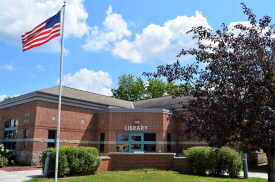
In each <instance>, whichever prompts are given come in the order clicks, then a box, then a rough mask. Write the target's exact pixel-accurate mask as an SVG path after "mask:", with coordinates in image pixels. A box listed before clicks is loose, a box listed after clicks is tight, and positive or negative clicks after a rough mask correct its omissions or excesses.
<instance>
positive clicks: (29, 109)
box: [0, 101, 37, 151]
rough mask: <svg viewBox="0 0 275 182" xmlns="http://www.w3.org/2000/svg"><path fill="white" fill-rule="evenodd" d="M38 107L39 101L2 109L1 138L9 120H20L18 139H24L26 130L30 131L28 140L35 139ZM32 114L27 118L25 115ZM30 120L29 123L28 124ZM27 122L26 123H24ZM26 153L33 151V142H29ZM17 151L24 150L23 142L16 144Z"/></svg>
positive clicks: (0, 111)
mask: <svg viewBox="0 0 275 182" xmlns="http://www.w3.org/2000/svg"><path fill="white" fill-rule="evenodd" d="M36 106H37V101H32V102H28V103H25V104H19V105H15V106H12V107H7V108H4V109H0V118H1V121H0V137H1V139H3V136H4V128H5V122H6V121H7V120H9V119H13V118H14V119H17V120H18V129H17V139H23V132H24V129H28V138H33V137H34V126H35V118H36ZM26 113H27V114H28V113H30V115H29V116H26V117H25V114H26ZM27 119H29V122H27ZM24 120H26V123H24ZM26 147H27V148H26V151H32V142H27V145H26ZM16 150H17V151H21V150H22V142H16Z"/></svg>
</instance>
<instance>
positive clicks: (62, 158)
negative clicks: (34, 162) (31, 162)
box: [42, 146, 101, 176]
mask: <svg viewBox="0 0 275 182" xmlns="http://www.w3.org/2000/svg"><path fill="white" fill-rule="evenodd" d="M47 152H51V155H50V157H49V159H50V160H49V170H48V175H49V176H54V175H55V162H56V149H55V148H48V149H46V150H44V151H43V152H42V169H43V171H44V165H45V160H46V153H47ZM100 163H101V159H100V158H99V157H98V150H97V149H96V148H92V147H74V146H62V147H60V148H59V155H58V176H66V175H69V176H70V175H86V174H92V173H94V172H96V171H97V169H98V167H99V166H100Z"/></svg>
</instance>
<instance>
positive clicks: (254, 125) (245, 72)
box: [144, 3, 275, 182]
mask: <svg viewBox="0 0 275 182" xmlns="http://www.w3.org/2000/svg"><path fill="white" fill-rule="evenodd" d="M242 8H243V11H244V14H246V15H247V16H248V21H249V22H250V25H249V26H244V25H243V24H241V23H238V24H236V25H235V26H234V32H238V34H234V33H233V31H232V30H228V27H227V26H225V24H222V28H223V30H222V31H221V30H217V31H216V32H215V33H213V32H212V30H210V29H207V28H205V27H202V26H199V27H193V28H192V30H190V31H188V32H187V33H193V34H194V37H193V38H194V39H197V40H198V42H197V44H198V48H196V49H189V50H185V49H182V51H181V52H180V53H179V55H178V57H180V56H184V55H192V56H194V57H195V58H196V61H195V62H194V63H193V64H192V65H187V66H183V67H182V66H181V65H180V63H179V61H177V62H176V63H174V64H172V65H166V66H159V67H158V71H157V73H154V74H152V73H144V74H145V75H147V76H152V75H153V76H155V77H160V76H165V77H168V79H169V81H175V80H180V81H182V82H183V83H184V84H183V85H188V84H192V86H193V88H194V90H193V92H192V95H193V97H194V99H193V100H189V102H188V104H187V105H183V109H185V112H183V113H182V114H179V115H177V114H174V115H173V116H172V117H171V119H174V120H178V121H182V122H184V123H185V125H186V130H185V131H184V132H183V133H184V134H185V135H186V136H187V137H188V138H191V137H193V136H198V137H199V139H200V140H205V141H206V142H208V143H209V145H211V146H219V147H220V146H223V145H225V144H229V145H233V144H234V143H237V142H242V143H243V144H244V145H246V146H248V147H251V148H255V149H258V148H262V149H264V151H265V152H266V154H267V158H268V164H269V167H268V178H269V181H273V182H274V181H275V176H274V171H275V166H274V162H273V161H274V159H275V121H274V119H275V112H274V111H275V84H274V83H275V71H274V70H275V61H274V58H275V41H274V36H275V30H274V25H270V22H271V17H269V16H267V15H266V16H264V17H263V18H262V19H260V20H259V21H258V22H257V20H256V15H255V14H254V13H252V11H251V9H249V8H247V7H246V5H244V4H243V3H242ZM201 63H205V64H206V66H205V69H201V70H200V69H199V64H201ZM187 116H188V117H187Z"/></svg>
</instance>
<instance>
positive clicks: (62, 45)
mask: <svg viewBox="0 0 275 182" xmlns="http://www.w3.org/2000/svg"><path fill="white" fill-rule="evenodd" d="M65 7H66V2H65V1H64V5H63V17H62V34H61V56H60V78H59V101H58V124H57V139H56V162H55V182H57V176H58V154H59V135H60V114H61V93H62V71H63V47H64V36H63V35H64V20H65Z"/></svg>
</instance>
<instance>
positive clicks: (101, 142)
mask: <svg viewBox="0 0 275 182" xmlns="http://www.w3.org/2000/svg"><path fill="white" fill-rule="evenodd" d="M104 140H105V133H100V134H99V152H100V153H104Z"/></svg>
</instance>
